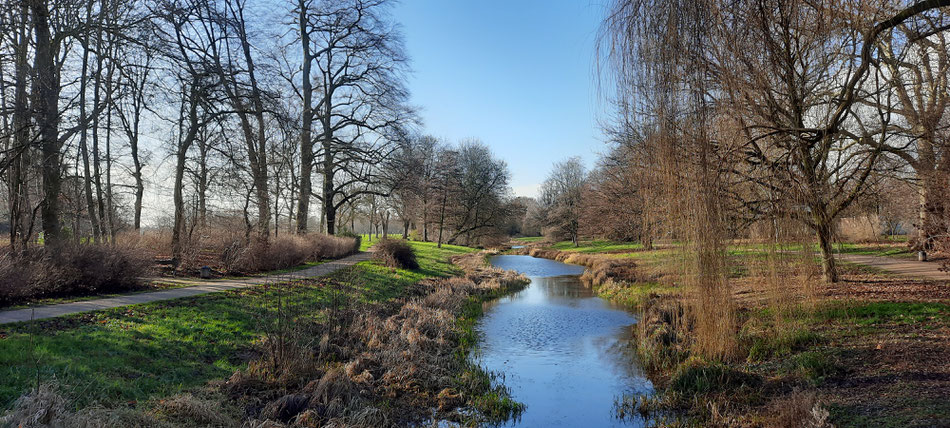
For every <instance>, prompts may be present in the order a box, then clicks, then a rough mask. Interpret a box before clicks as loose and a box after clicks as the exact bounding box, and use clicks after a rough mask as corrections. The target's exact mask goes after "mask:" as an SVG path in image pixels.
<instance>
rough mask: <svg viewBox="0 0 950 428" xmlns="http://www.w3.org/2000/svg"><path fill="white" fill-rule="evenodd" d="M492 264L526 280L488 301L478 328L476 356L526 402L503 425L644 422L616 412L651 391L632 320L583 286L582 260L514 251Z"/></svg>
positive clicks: (547, 425) (636, 423) (630, 423)
mask: <svg viewBox="0 0 950 428" xmlns="http://www.w3.org/2000/svg"><path fill="white" fill-rule="evenodd" d="M491 264H492V265H494V266H497V267H500V268H503V269H511V270H515V271H518V272H521V273H523V274H525V275H527V276H528V277H529V278H530V279H531V283H530V284H529V285H528V286H527V287H526V288H525V289H524V290H522V291H520V292H518V293H516V294H513V295H510V296H507V297H504V298H501V299H498V300H495V301H492V302H488V303H486V304H485V305H486V307H485V315H484V317H483V318H482V319H481V320H480V321H479V324H478V325H477V327H476V328H477V330H478V331H479V332H480V334H481V342H480V347H479V350H478V352H477V353H476V355H475V360H476V361H477V362H478V363H479V364H480V365H482V367H484V368H486V369H488V370H491V371H494V372H497V373H500V374H502V375H503V376H504V383H505V385H506V386H508V387H509V388H510V389H511V394H512V397H513V398H514V399H515V400H517V401H520V402H522V403H524V404H526V405H527V409H526V410H525V412H524V413H523V414H522V415H521V418H520V419H518V420H513V421H509V422H508V423H507V424H504V425H502V426H518V427H551V426H565V427H567V426H570V427H575V426H577V427H580V426H583V427H601V426H604V427H607V426H641V425H642V424H643V421H641V420H637V419H633V420H620V419H617V418H616V417H615V416H614V414H615V413H614V402H615V400H618V399H620V398H621V397H622V396H623V395H624V394H643V393H649V392H651V391H652V389H653V388H652V385H651V384H650V381H649V380H647V379H646V378H645V377H644V376H643V374H642V372H641V370H640V369H639V367H638V366H637V364H636V356H635V354H634V344H633V340H632V339H633V334H634V331H633V327H634V324H635V323H636V318H635V317H634V316H633V315H632V314H630V313H629V312H627V311H625V310H623V309H622V308H620V307H618V306H616V305H612V304H611V303H610V302H608V301H606V300H604V299H601V298H599V297H597V296H596V295H594V293H593V292H592V290H590V289H589V288H587V287H585V286H584V285H583V284H582V283H581V281H580V275H581V274H582V273H583V272H584V268H583V267H582V266H577V265H570V264H565V263H561V262H557V261H553V260H548V259H541V258H534V257H531V256H513V255H500V256H495V257H493V258H492V259H491Z"/></svg>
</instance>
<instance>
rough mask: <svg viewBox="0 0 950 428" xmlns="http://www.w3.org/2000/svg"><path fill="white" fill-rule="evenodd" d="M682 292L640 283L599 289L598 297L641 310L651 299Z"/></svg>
mask: <svg viewBox="0 0 950 428" xmlns="http://www.w3.org/2000/svg"><path fill="white" fill-rule="evenodd" d="M679 291H682V289H681V288H679V287H670V286H667V285H663V284H660V283H657V282H638V283H635V284H630V286H628V287H604V286H601V287H597V295H598V296H600V297H602V298H604V299H606V300H609V301H611V302H614V303H617V304H619V305H621V306H626V307H628V308H640V307H641V305H643V304H645V303H646V302H647V301H648V300H649V299H650V298H651V297H653V296H658V295H664V294H672V293H677V292H679Z"/></svg>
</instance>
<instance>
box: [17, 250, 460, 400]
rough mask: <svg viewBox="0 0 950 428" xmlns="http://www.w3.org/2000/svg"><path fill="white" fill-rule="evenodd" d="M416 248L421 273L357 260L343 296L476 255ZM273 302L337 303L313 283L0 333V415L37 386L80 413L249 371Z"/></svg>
mask: <svg viewBox="0 0 950 428" xmlns="http://www.w3.org/2000/svg"><path fill="white" fill-rule="evenodd" d="M412 245H413V247H414V248H415V249H416V251H417V256H418V260H419V264H420V268H419V269H417V270H412V271H410V270H400V269H397V270H393V269H389V268H386V267H383V266H380V265H378V264H376V263H375V262H362V263H360V264H358V265H356V266H355V267H353V268H350V269H349V270H343V271H339V272H337V273H336V274H334V276H338V277H339V278H347V279H354V278H355V280H354V281H352V283H357V284H360V290H359V292H357V293H354V294H355V295H352V296H349V297H348V299H362V300H370V301H379V300H386V299H390V298H393V297H395V296H398V295H399V294H400V293H401V291H402V289H403V288H404V287H406V286H407V285H410V284H412V283H414V282H416V281H418V280H420V279H422V278H425V277H429V276H448V275H453V274H456V273H458V272H459V270H458V268H457V267H455V266H454V265H452V264H450V263H449V262H448V261H447V259H448V257H450V256H452V255H456V254H463V253H467V252H471V251H475V250H474V249H470V248H465V247H458V246H443V248H442V249H438V248H436V246H435V244H429V243H418V242H414V243H412ZM278 297H279V298H280V300H281V301H282V302H285V305H286V306H285V308H286V309H285V310H286V311H287V312H288V313H297V314H312V313H316V312H318V311H319V310H320V309H322V308H327V307H330V306H332V305H335V304H339V303H340V302H341V300H340V299H339V295H338V293H337V292H334V291H333V290H332V289H330V288H327V287H324V286H322V281H311V282H309V283H308V284H305V285H297V286H282V287H276V286H262V287H252V288H248V289H244V290H239V291H232V292H225V293H214V294H208V295H203V296H197V297H193V298H188V299H178V300H172V301H164V302H156V303H152V304H145V305H135V306H129V307H123V308H116V309H111V310H106V311H99V312H93V313H90V314H77V315H73V316H67V317H61V318H55V319H52V320H46V321H40V322H37V323H36V324H35V325H30V324H29V323H21V324H14V325H5V326H0V409H4V408H7V407H9V406H10V404H12V402H13V401H14V400H15V399H16V398H17V397H19V396H20V395H21V394H23V393H24V392H26V391H28V390H29V389H30V388H31V387H32V386H34V385H35V382H36V381H37V379H39V380H40V381H52V380H55V381H56V382H58V383H60V384H62V385H64V386H65V387H66V393H67V395H68V396H69V397H71V398H73V399H75V404H76V405H77V406H85V405H89V404H92V403H95V402H100V403H106V404H114V403H124V402H135V401H142V400H147V399H149V398H153V397H164V396H169V395H173V394H175V393H179V392H182V391H187V390H189V389H193V388H196V387H199V386H201V385H204V384H205V383H206V382H208V381H209V380H212V379H221V378H227V377H228V376H230V375H231V374H232V373H233V372H234V371H235V370H237V369H239V368H241V367H243V366H244V365H245V364H246V354H247V352H248V351H249V350H250V349H251V347H252V346H253V344H254V342H255V341H257V340H259V339H260V338H261V337H262V336H263V335H264V334H265V333H266V332H267V331H268V330H269V329H271V328H272V324H273V322H274V320H275V319H276V317H275V313H276V308H277V301H278ZM344 301H345V299H344ZM287 302H289V303H290V304H289V305H287Z"/></svg>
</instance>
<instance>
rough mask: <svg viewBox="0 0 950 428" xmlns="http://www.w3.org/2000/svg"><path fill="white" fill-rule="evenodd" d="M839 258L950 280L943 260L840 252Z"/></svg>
mask: <svg viewBox="0 0 950 428" xmlns="http://www.w3.org/2000/svg"><path fill="white" fill-rule="evenodd" d="M837 258H838V260H844V261H846V262H851V263H857V264H861V265H866V266H871V267H876V268H880V269H884V270H886V271H889V272H893V273H896V274H899V275H904V276H908V277H911V278H918V279H935V280H945V281H946V280H950V273H947V272H944V271H941V270H940V268H941V267H942V266H943V264H942V263H941V262H918V261H917V260H907V259H895V258H893V257H880V256H864V255H858V254H838V255H837Z"/></svg>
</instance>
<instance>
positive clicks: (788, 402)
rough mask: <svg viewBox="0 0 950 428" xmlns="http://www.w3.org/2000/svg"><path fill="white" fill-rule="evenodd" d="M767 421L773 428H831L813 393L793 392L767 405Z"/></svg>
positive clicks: (826, 412)
mask: <svg viewBox="0 0 950 428" xmlns="http://www.w3.org/2000/svg"><path fill="white" fill-rule="evenodd" d="M768 407H769V410H768V413H769V414H770V415H771V416H770V418H769V421H768V425H769V426H770V427H775V428H832V427H833V425H832V424H831V422H830V421H829V420H828V418H829V413H828V411H827V410H825V409H824V408H823V407H822V405H821V402H820V401H819V400H818V396H817V395H816V394H815V392H813V391H808V392H806V391H795V392H792V393H791V394H789V395H786V396H783V397H779V398H777V399H775V400H773V401H772V402H771V403H770V404H769V406H768Z"/></svg>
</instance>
